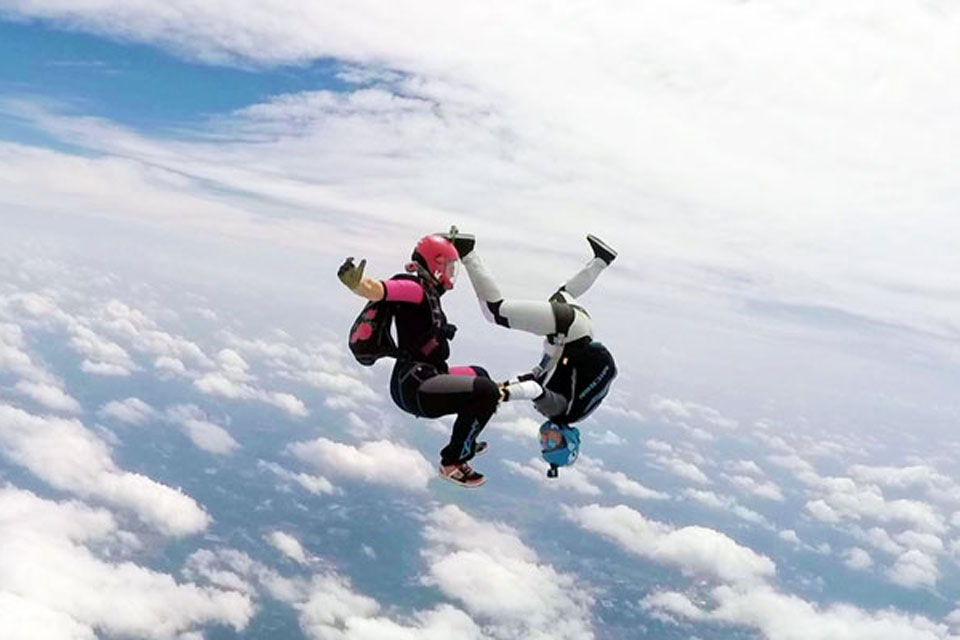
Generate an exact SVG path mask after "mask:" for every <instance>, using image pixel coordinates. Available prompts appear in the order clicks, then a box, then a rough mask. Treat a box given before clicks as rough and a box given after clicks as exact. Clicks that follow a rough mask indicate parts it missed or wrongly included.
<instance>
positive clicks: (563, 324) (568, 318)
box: [550, 300, 576, 335]
mask: <svg viewBox="0 0 960 640" xmlns="http://www.w3.org/2000/svg"><path fill="white" fill-rule="evenodd" d="M550 306H551V307H552V308H553V317H554V320H555V321H556V323H557V331H556V333H559V334H562V335H567V332H568V331H569V330H570V325H572V324H573V320H574V316H575V315H576V314H575V312H574V310H573V307H572V306H570V305H569V304H567V303H566V302H556V301H554V300H551V301H550Z"/></svg>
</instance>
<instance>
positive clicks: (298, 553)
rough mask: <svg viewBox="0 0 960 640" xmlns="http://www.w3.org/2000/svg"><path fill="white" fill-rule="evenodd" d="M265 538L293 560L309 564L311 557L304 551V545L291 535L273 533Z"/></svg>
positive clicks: (280, 532) (279, 532) (278, 532)
mask: <svg viewBox="0 0 960 640" xmlns="http://www.w3.org/2000/svg"><path fill="white" fill-rule="evenodd" d="M264 538H265V539H266V541H267V542H269V543H270V544H271V545H272V546H273V547H274V548H275V549H276V550H277V551H279V552H280V553H282V554H283V555H285V556H287V557H288V558H290V559H291V560H295V561H296V562H299V563H300V564H307V563H308V561H309V555H308V554H307V552H306V551H304V549H303V545H301V544H300V541H299V540H297V539H296V538H294V537H293V536H292V535H290V534H289V533H284V532H283V531H271V532H270V533H269V534H267V535H266V536H264Z"/></svg>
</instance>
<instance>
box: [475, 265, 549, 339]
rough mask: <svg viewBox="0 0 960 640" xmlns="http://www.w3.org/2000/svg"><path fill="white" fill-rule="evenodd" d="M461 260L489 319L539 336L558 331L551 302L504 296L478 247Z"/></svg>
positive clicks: (481, 307)
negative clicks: (478, 252)
mask: <svg viewBox="0 0 960 640" xmlns="http://www.w3.org/2000/svg"><path fill="white" fill-rule="evenodd" d="M461 262H462V263H463V266H464V268H465V269H466V270H467V276H468V277H469V278H470V284H472V285H473V290H474V292H476V294H477V299H478V300H479V302H480V310H481V311H482V312H483V315H484V317H485V318H486V319H487V320H489V321H490V322H494V323H496V324H499V325H502V326H504V327H509V328H510V329H519V330H520V331H526V332H528V333H532V334H534V335H538V336H548V335H551V334H554V333H557V317H556V314H555V312H554V308H553V304H552V303H550V302H547V301H543V302H541V301H539V300H505V299H504V298H503V294H501V293H500V287H499V286H497V282H496V280H494V279H493V275H492V274H491V273H490V271H489V270H487V266H486V265H485V264H484V263H483V260H481V259H480V256H479V255H478V254H477V252H476V251H471V252H470V253H469V254H468V255H467V256H466V257H464V258H462V259H461Z"/></svg>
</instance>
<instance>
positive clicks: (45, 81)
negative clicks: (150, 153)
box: [0, 21, 348, 134]
mask: <svg viewBox="0 0 960 640" xmlns="http://www.w3.org/2000/svg"><path fill="white" fill-rule="evenodd" d="M338 68H339V65H338V63H337V62H336V61H333V60H322V61H317V62H315V63H312V64H311V65H309V66H303V67H291V66H286V67H278V68H272V69H264V70H258V71H251V70H243V69H234V68H225V67H217V66H209V65H203V64H196V63H192V62H188V61H185V60H182V59H180V58H177V57H175V56H172V55H170V54H168V53H166V52H164V51H162V50H160V49H157V48H154V47H150V46H145V45H138V44H131V43H122V42H117V41H113V40H109V39H105V38H99V37H96V36H90V35H86V34H80V33H74V32H69V31H61V30H55V29H50V28H47V27H45V26H43V25H41V24H38V23H18V22H7V21H0V97H31V98H37V97H41V98H47V99H52V100H56V101H60V102H66V103H68V104H74V105H77V106H78V107H82V111H83V113H84V114H85V115H93V116H100V117H105V118H109V119H111V120H115V121H117V122H120V123H123V124H126V125H129V126H134V127H137V128H141V129H161V128H166V127H170V126H176V125H177V124H179V123H184V122H189V121H192V120H195V119H198V118H203V117H205V116H208V115H210V114H213V113H218V112H224V111H230V110H232V109H236V108H238V107H243V106H246V105H249V104H252V103H256V102H260V101H262V100H265V99H266V98H268V97H269V96H272V95H277V94H282V93H291V92H298V91H306V90H318V89H329V90H344V89H346V88H347V86H348V85H346V84H345V83H344V82H342V81H340V80H339V79H337V78H336V77H335V75H334V74H335V73H336V71H337V70H338ZM0 134H2V129H0Z"/></svg>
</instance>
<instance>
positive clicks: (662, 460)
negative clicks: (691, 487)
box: [653, 455, 713, 484]
mask: <svg viewBox="0 0 960 640" xmlns="http://www.w3.org/2000/svg"><path fill="white" fill-rule="evenodd" d="M653 461H654V465H655V466H658V467H660V468H662V469H664V470H665V471H668V472H670V473H672V474H673V475H675V476H677V477H679V478H683V479H684V480H687V481H689V482H694V483H696V484H713V483H712V482H711V481H710V478H708V477H707V475H706V474H705V473H704V472H703V471H701V470H700V468H699V467H698V466H697V465H695V464H694V463H692V462H688V461H686V460H682V459H681V458H677V457H675V456H661V455H658V456H653Z"/></svg>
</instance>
